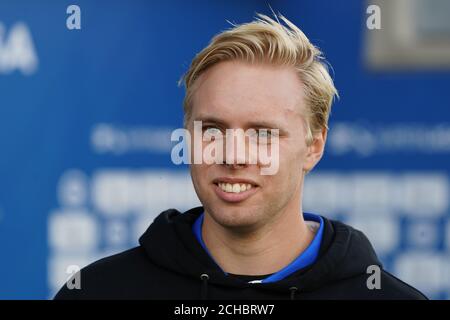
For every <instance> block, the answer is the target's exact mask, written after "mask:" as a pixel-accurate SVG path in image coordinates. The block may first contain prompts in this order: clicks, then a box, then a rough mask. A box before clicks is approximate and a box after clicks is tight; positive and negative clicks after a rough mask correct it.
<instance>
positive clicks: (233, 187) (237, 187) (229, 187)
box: [218, 182, 253, 193]
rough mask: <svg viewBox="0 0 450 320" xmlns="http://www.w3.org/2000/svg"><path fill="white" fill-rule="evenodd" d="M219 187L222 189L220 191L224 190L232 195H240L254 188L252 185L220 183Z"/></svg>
mask: <svg viewBox="0 0 450 320" xmlns="http://www.w3.org/2000/svg"><path fill="white" fill-rule="evenodd" d="M218 186H219V187H220V189H222V190H223V191H225V192H232V193H240V192H244V191H247V190H250V189H251V188H252V187H253V186H252V185H251V184H250V183H247V184H245V183H243V184H239V183H234V184H231V183H222V182H219V183H218Z"/></svg>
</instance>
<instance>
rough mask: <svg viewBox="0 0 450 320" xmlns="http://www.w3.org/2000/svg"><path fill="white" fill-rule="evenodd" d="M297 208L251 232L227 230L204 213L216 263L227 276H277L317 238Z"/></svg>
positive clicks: (207, 239)
mask: <svg viewBox="0 0 450 320" xmlns="http://www.w3.org/2000/svg"><path fill="white" fill-rule="evenodd" d="M298 208H299V207H298V206H297V205H295V206H292V208H286V209H285V210H283V212H278V214H277V215H276V216H275V217H274V218H273V219H272V221H270V223H267V224H265V225H264V226H260V227H258V228H255V229H254V230H252V231H250V232H236V231H233V230H230V229H228V228H224V227H223V226H221V225H219V224H218V223H216V222H215V221H214V219H212V218H211V216H210V215H209V214H207V213H205V216H204V221H203V228H202V237H203V240H204V242H205V245H206V246H207V248H208V250H209V252H210V254H211V255H212V257H213V258H214V260H215V261H216V263H217V264H218V265H219V266H220V267H221V268H222V270H224V271H225V272H227V273H233V274H243V275H263V274H270V273H275V272H277V271H279V270H281V269H282V268H284V267H285V266H287V265H288V264H289V263H290V262H292V261H293V260H294V259H295V258H296V257H298V256H299V255H300V254H301V253H302V252H303V251H304V250H305V249H306V248H307V247H308V245H309V244H310V243H311V241H312V240H313V238H314V233H313V232H312V231H311V230H310V229H309V228H308V226H307V225H306V223H305V221H304V219H303V214H301V212H300V210H299V209H298ZM300 208H301V206H300ZM280 248H282V250H280Z"/></svg>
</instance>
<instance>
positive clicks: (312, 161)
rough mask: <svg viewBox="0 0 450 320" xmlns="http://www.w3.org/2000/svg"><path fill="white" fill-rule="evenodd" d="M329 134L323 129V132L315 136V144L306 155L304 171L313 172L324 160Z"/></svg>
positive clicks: (313, 143) (309, 147)
mask: <svg viewBox="0 0 450 320" xmlns="http://www.w3.org/2000/svg"><path fill="white" fill-rule="evenodd" d="M327 133H328V131H327V129H326V128H323V129H322V131H320V132H318V133H316V134H315V135H314V136H313V142H312V143H311V145H309V146H308V149H307V150H308V151H307V153H306V158H305V163H304V165H303V170H304V171H306V172H309V171H311V170H312V169H313V168H314V166H315V165H316V164H317V163H318V162H319V161H320V159H321V158H322V155H323V152H324V150H325V143H326V141H327Z"/></svg>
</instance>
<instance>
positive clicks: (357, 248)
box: [139, 207, 382, 298]
mask: <svg viewBox="0 0 450 320" xmlns="http://www.w3.org/2000/svg"><path fill="white" fill-rule="evenodd" d="M203 211H204V210H203V207H197V208H193V209H191V210H189V211H187V212H185V213H181V212H179V211H177V210H175V209H169V210H166V211H164V212H162V213H161V214H160V215H159V216H157V217H156V218H155V220H154V221H153V223H152V224H151V225H150V226H149V228H148V229H147V231H146V232H145V233H144V234H143V235H142V236H141V238H140V239H139V243H140V245H141V246H142V247H143V248H144V249H145V252H146V253H147V255H148V258H149V259H150V260H151V261H152V263H154V264H155V265H157V266H159V267H161V268H164V269H167V270H170V271H171V272H174V273H178V274H181V275H184V276H186V277H192V278H194V279H197V280H198V281H201V282H202V285H203V286H204V289H203V290H202V295H203V298H206V296H207V288H208V286H214V285H221V286H227V287H230V288H232V287H235V288H236V289H238V288H248V287H249V285H250V284H248V283H246V282H244V281H242V280H239V279H237V278H234V277H230V276H227V275H225V274H224V273H223V271H222V270H221V269H220V268H219V266H218V265H217V264H216V263H215V262H214V261H213V259H211V257H210V256H209V255H208V253H207V252H205V250H204V249H203V248H202V246H201V245H200V243H199V242H198V241H197V239H196V238H195V235H194V233H193V232H192V224H193V223H194V222H195V220H196V219H197V218H198V217H199V216H200V214H201V213H202V212H203ZM322 218H323V220H324V224H325V225H324V234H323V238H322V243H321V247H320V252H319V257H318V258H317V260H316V262H315V263H313V264H312V265H311V266H309V267H307V268H305V269H303V270H299V271H296V272H295V273H293V274H291V275H290V276H288V277H287V278H285V279H282V280H279V281H276V282H271V283H261V284H251V286H252V287H253V288H255V289H256V288H258V289H260V290H269V291H274V293H276V292H280V293H283V294H285V293H286V292H291V298H292V297H293V295H294V294H295V292H296V291H302V292H308V291H313V290H316V289H319V288H320V287H322V286H325V285H326V284H328V283H331V282H335V281H338V280H341V279H348V278H351V277H354V276H358V275H361V274H365V273H366V270H367V266H369V265H378V266H380V267H382V265H381V263H380V261H379V260H378V258H377V256H376V254H375V251H374V249H373V247H372V245H371V244H370V242H369V240H368V239H367V237H366V236H365V235H364V234H363V233H362V232H360V231H358V230H355V229H354V228H352V227H350V226H348V225H346V224H344V223H341V222H338V221H333V220H329V219H326V218H324V217H322Z"/></svg>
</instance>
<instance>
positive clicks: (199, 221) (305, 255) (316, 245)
mask: <svg viewBox="0 0 450 320" xmlns="http://www.w3.org/2000/svg"><path fill="white" fill-rule="evenodd" d="M204 216H205V214H204V212H202V213H201V214H200V216H199V217H198V218H196V220H195V222H194V224H193V225H192V232H193V233H194V235H195V237H196V239H197V241H198V242H199V243H200V245H201V246H202V248H203V249H204V250H205V251H206V253H207V254H208V255H209V256H210V258H211V259H213V257H212V255H211V253H210V252H209V250H208V248H207V247H206V244H205V242H204V241H203V237H202V226H203V219H204ZM303 218H304V220H305V221H308V222H315V223H318V224H319V227H318V230H317V231H316V232H315V236H314V239H313V240H312V242H311V243H310V244H309V246H308V247H307V248H306V249H305V250H304V251H303V252H302V253H301V254H300V255H299V256H298V257H297V258H296V259H295V260H293V261H292V262H291V263H289V264H288V265H287V266H285V267H284V268H282V269H281V270H279V271H277V272H275V273H273V274H271V275H270V276H268V277H266V278H264V279H261V280H256V281H251V282H252V283H256V282H257V283H270V282H276V281H279V280H282V279H284V278H286V277H288V276H289V275H291V274H293V273H294V272H296V271H298V270H301V269H303V268H306V267H308V266H310V265H311V264H313V263H314V262H315V261H316V259H317V257H318V255H319V250H320V244H321V242H322V236H323V228H324V227H323V225H324V223H323V219H322V217H321V216H319V215H316V214H312V213H306V212H305V213H303ZM221 270H222V269H221ZM222 272H223V273H224V274H225V275H228V274H227V273H226V272H225V271H223V270H222Z"/></svg>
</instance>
